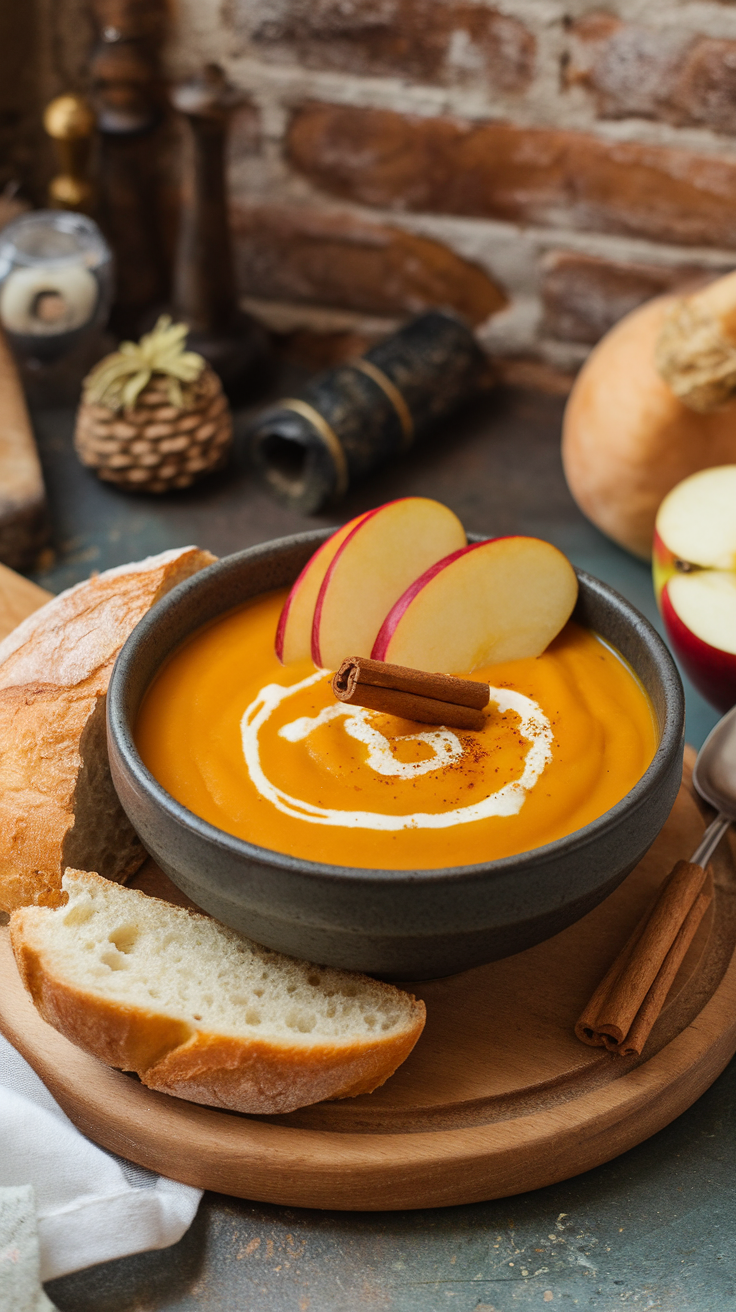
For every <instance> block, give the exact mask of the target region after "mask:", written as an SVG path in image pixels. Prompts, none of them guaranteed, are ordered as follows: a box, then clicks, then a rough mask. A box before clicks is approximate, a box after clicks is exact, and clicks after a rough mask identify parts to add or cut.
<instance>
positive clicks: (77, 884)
mask: <svg viewBox="0 0 736 1312" xmlns="http://www.w3.org/2000/svg"><path fill="white" fill-rule="evenodd" d="M63 889H64V892H65V893H66V894H68V901H67V903H66V905H65V906H61V907H58V908H56V909H52V908H49V907H30V906H29V907H24V908H22V909H21V910H19V911H15V912H13V914H12V916H11V918H10V933H11V941H12V944H13V951H14V953H15V959H16V962H17V963H18V969H19V971H20V974H21V977H22V979H23V983H24V984H25V986H26V988H27V989H28V991H29V993H30V994H31V997H32V998H33V1001H34V1003H35V1004H36V1007H37V1008H38V1010H39V1011H40V1013H41V1015H42V1016H43V1018H44V1020H46V1021H48V1022H49V1024H50V1025H53V1026H54V1028H55V1029H57V1030H59V1031H60V1033H61V1034H63V1035H64V1036H65V1037H66V1038H68V1039H70V1040H71V1042H72V1043H76V1044H77V1045H78V1046H79V1047H80V1048H84V1049H85V1051H87V1052H90V1053H92V1054H93V1055H94V1056H95V1057H99V1058H100V1059H101V1060H102V1061H104V1062H107V1064H108V1065H110V1066H117V1067H119V1068H120V1069H122V1070H126V1071H136V1072H137V1074H138V1075H139V1076H140V1078H141V1080H142V1081H143V1083H144V1084H146V1085H148V1087H149V1088H150V1089H158V1090H160V1091H161V1092H163V1093H171V1094H175V1095H176V1096H177V1097H179V1098H185V1099H187V1100H188V1101H190V1102H199V1103H205V1104H208V1105H210V1106H213V1107H225V1108H228V1109H230V1110H232V1111H238V1112H257V1113H262V1114H265V1113H272V1112H288V1111H293V1110H294V1108H296V1107H305V1106H306V1105H307V1104H309V1103H313V1102H320V1101H322V1099H324V1098H350V1097H354V1096H355V1095H356V1094H359V1093H371V1092H372V1091H373V1089H376V1088H378V1086H379V1085H381V1084H383V1083H384V1081H385V1080H387V1079H388V1077H389V1076H390V1075H393V1073H394V1071H395V1070H396V1068H397V1066H399V1065H400V1064H401V1062H402V1061H404V1059H405V1058H406V1057H408V1055H409V1053H410V1052H411V1050H412V1048H413V1047H414V1044H415V1043H416V1041H417V1039H418V1038H419V1035H420V1034H421V1032H422V1029H423V1028H424V1020H425V1007H424V1003H423V1002H417V1001H416V999H415V998H413V997H412V996H411V995H410V994H408V993H404V992H403V991H402V990H401V989H397V988H394V987H393V985H390V984H382V983H379V982H378V981H377V980H373V979H369V978H368V977H367V976H365V975H356V974H352V973H350V972H348V971H343V970H332V969H330V968H328V967H325V966H312V965H310V964H309V963H308V962H306V961H297V960H295V959H294V958H292V957H285V956H282V955H281V954H280V953H278V952H272V951H270V950H269V949H268V948H264V947H260V946H259V945H258V944H257V943H252V942H251V941H250V940H249V939H247V938H245V937H244V936H243V935H242V934H238V933H236V931H235V930H232V929H227V928H226V927H225V926H224V925H221V924H219V923H218V922H217V921H216V920H212V919H210V917H209V916H204V915H201V914H200V913H199V912H192V911H187V910H185V909H184V908H183V907H175V906H172V905H171V904H170V903H168V902H162V901H160V900H159V899H158V898H154V897H147V896H146V894H145V893H139V892H138V891H137V890H136V889H132V888H121V887H120V886H119V885H118V884H113V883H110V882H109V881H108V880H106V879H101V878H100V876H99V875H96V874H90V873H86V872H83V871H79V870H67V872H66V874H65V875H64V879H63Z"/></svg>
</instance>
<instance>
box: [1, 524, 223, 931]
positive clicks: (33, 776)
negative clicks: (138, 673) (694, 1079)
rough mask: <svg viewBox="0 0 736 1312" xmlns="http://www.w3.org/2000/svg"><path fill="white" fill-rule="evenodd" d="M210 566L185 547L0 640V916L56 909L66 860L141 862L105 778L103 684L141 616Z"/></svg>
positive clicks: (92, 585)
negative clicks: (29, 907) (28, 907)
mask: <svg viewBox="0 0 736 1312" xmlns="http://www.w3.org/2000/svg"><path fill="white" fill-rule="evenodd" d="M213 560H214V557H213V556H211V555H210V553H209V552H208V551H199V550H198V548H196V547H183V548H181V549H177V550H175V551H165V552H162V554H161V555H159V556H151V557H150V558H149V559H148V560H143V561H140V562H139V563H137V564H133V565H124V566H122V567H120V568H117V569H110V570H107V571H106V572H105V573H104V574H98V575H96V576H95V577H93V578H91V579H87V580H86V581H85V582H84V583H79V584H77V586H76V587H74V588H70V589H69V590H68V591H67V592H62V593H60V595H59V596H58V597H54V598H52V600H51V601H49V602H47V603H46V605H44V606H41V607H40V609H39V610H37V611H35V612H34V613H33V614H32V615H29V616H28V618H27V619H25V620H23V622H22V623H21V624H19V625H18V627H17V628H16V629H14V630H13V631H12V633H10V634H8V636H7V638H5V639H4V641H2V642H0V911H5V912H7V911H12V910H13V909H14V908H15V907H19V906H24V905H25V904H27V903H38V904H41V905H48V906H55V905H58V903H59V901H60V900H61V876H62V873H63V871H64V869H65V868H66V866H68V865H71V866H89V867H92V868H93V869H95V870H99V871H100V872H101V873H102V874H104V875H106V876H107V877H108V878H109V879H126V878H128V876H129V875H131V874H132V873H133V871H134V870H136V869H137V868H138V866H139V865H140V863H141V861H142V860H144V858H145V852H144V850H143V847H142V846H141V844H140V842H139V840H138V838H137V836H136V834H135V832H134V830H133V828H132V827H131V825H130V823H129V822H128V819H127V817H126V815H125V813H124V811H123V809H122V807H121V806H120V803H119V801H118V799H117V795H116V793H115V790H114V788H113V786H112V780H111V778H110V770H109V766H108V761H107V744H106V736H105V701H106V692H107V685H108V683H109V680H110V674H111V673H112V667H113V665H114V663H115V657H116V656H117V654H118V652H119V651H120V648H121V647H122V645H123V643H124V642H125V640H126V638H127V637H128V635H129V634H130V633H131V632H132V630H133V629H134V627H135V625H136V624H137V623H138V621H139V620H140V619H142V618H143V616H144V615H145V614H146V611H148V610H149V609H150V608H151V606H152V605H153V604H154V603H155V602H156V601H158V599H159V597H162V596H163V595H164V594H165V593H166V592H169V591H170V589H171V588H173V587H174V586H175V585H176V584H177V583H180V582H181V581H182V580H183V579H186V578H188V577H189V576H190V575H191V574H194V573H196V572H197V571H198V570H200V569H202V568H203V567H204V566H205V565H209V564H211V562H212V561H213Z"/></svg>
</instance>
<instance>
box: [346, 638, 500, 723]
mask: <svg viewBox="0 0 736 1312" xmlns="http://www.w3.org/2000/svg"><path fill="white" fill-rule="evenodd" d="M332 691H333V692H334V694H335V696H336V697H337V698H338V699H339V701H341V702H348V703H349V704H350V705H353V706H366V707H367V708H368V709H369V710H371V711H384V712H385V713H387V714H389V715H398V716H400V717H401V718H402V719H404V720H420V721H421V722H422V723H423V724H444V725H447V727H448V728H451V729H476V730H477V729H482V728H483V725H484V724H485V722H486V717H485V715H484V714H483V707H484V706H487V705H488V702H489V701H490V696H491V692H490V688H489V687H488V684H487V683H479V682H476V681H475V680H473V679H456V678H455V677H454V676H453V675H451V674H429V673H428V672H427V671H425V670H412V669H409V668H408V667H407V666H405V665H390V664H388V662H386V661H372V660H369V658H368V657H367V656H352V657H350V659H349V660H346V661H343V663H342V665H341V666H340V668H339V670H338V671H337V674H336V675H335V677H334V678H333V680H332Z"/></svg>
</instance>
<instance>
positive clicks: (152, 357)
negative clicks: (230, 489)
mask: <svg viewBox="0 0 736 1312" xmlns="http://www.w3.org/2000/svg"><path fill="white" fill-rule="evenodd" d="M186 335H187V327H186V324H174V323H172V322H171V319H170V317H169V316H168V315H162V316H161V318H160V319H159V321H158V323H157V324H156V327H155V328H154V329H153V331H152V332H150V333H146V334H145V336H144V337H142V338H141V340H140V342H138V343H136V342H122V343H121V346H120V349H119V350H118V351H115V352H114V354H113V355H106V356H105V358H104V360H100V363H99V364H98V365H95V368H94V369H93V370H92V371H91V372H90V373H89V374H88V375H87V377H86V378H85V380H84V385H83V391H82V401H81V404H80V406H79V411H78V413H77V426H76V431H75V433H74V445H75V448H76V451H77V454H78V456H79V458H80V460H81V461H82V464H84V465H88V466H89V467H90V468H91V469H94V470H95V471H96V473H97V474H98V475H99V477H100V478H103V479H105V480H106V481H107V482H109V483H117V484H119V485H120V486H121V487H125V488H128V489H129V491H136V492H168V491H170V490H171V489H173V488H183V487H189V485H190V484H191V483H193V482H195V480H196V479H198V478H201V477H202V476H203V475H204V474H208V473H209V472H210V470H212V469H216V468H217V467H218V466H219V465H221V464H223V463H224V460H225V458H226V456H227V454H228V452H229V450H230V447H231V445H232V435H233V425H232V417H231V415H230V409H229V406H228V403H227V400H226V398H225V396H224V395H223V392H222V388H221V386H220V380H219V378H218V377H217V374H216V373H214V372H213V370H212V369H211V368H210V366H209V365H208V364H207V363H206V361H205V360H204V359H203V358H202V356H201V355H196V354H195V353H194V351H185V350H184V342H185V339H186Z"/></svg>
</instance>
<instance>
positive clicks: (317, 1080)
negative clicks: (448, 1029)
mask: <svg viewBox="0 0 736 1312" xmlns="http://www.w3.org/2000/svg"><path fill="white" fill-rule="evenodd" d="M70 873H71V872H70ZM74 873H75V875H76V874H77V872H74ZM80 873H82V877H83V878H84V879H85V880H95V879H98V878H99V876H97V875H94V874H91V873H89V872H80ZM131 896H145V895H142V894H134V893H132V891H131ZM150 900H151V901H153V902H156V901H160V899H154V898H152V899H150ZM163 905H166V906H167V907H168V904H167V903H164V904H163ZM169 909H170V908H169ZM181 913H182V914H187V915H190V916H193V917H194V918H201V917H200V913H198V912H190V911H185V910H184V909H183V908H182V909H181ZM53 914H54V912H53V911H52V910H51V909H46V908H41V907H25V908H22V909H20V910H18V911H15V912H14V913H13V915H12V916H11V918H10V935H11V942H12V946H13V952H14V955H15V960H16V962H17V965H18V970H19V972H20V975H21V978H22V980H23V983H24V985H25V987H26V989H27V990H28V992H29V993H30V995H31V997H32V999H33V1002H34V1004H35V1006H36V1007H37V1009H38V1011H39V1012H40V1014H41V1016H42V1017H43V1019H44V1020H46V1021H48V1023H49V1024H50V1025H53V1027H54V1029H56V1030H58V1031H59V1033H61V1034H63V1035H64V1037H65V1038H67V1039H69V1040H70V1041H71V1042H72V1043H74V1044H76V1045H77V1046H78V1047H80V1048H83V1049H84V1050H85V1051H86V1052H89V1053H91V1054H92V1055H93V1056H95V1057H98V1058H99V1059H100V1060H101V1061H104V1062H106V1063H107V1064H108V1065H110V1066H116V1067H118V1068H119V1069H121V1070H126V1071H135V1072H136V1074H137V1075H138V1076H139V1077H140V1079H141V1081H142V1082H143V1084H145V1085H146V1086H147V1087H148V1088H149V1089H156V1090H157V1091H158V1092H161V1093H168V1094H173V1095H174V1096H176V1097H178V1098H183V1099H185V1100H186V1101H188V1102H197V1103H203V1104H205V1105H207V1106H210V1107H221V1108H224V1109H227V1110H229V1111H237V1112H248V1113H251V1114H257V1115H272V1114H274V1113H279V1112H289V1111H294V1110H296V1108H298V1107H305V1106H307V1105H309V1104H310V1103H314V1102H321V1101H323V1100H324V1099H335V1098H351V1097H356V1096H357V1095H358V1094H361V1093H371V1092H372V1091H373V1090H374V1089H377V1088H378V1087H379V1086H380V1085H381V1084H383V1083H385V1081H386V1080H387V1079H388V1078H389V1076H391V1075H393V1073H394V1071H395V1070H396V1069H397V1067H398V1066H400V1065H401V1063H402V1062H403V1061H405V1059H406V1058H407V1057H408V1055H409V1053H410V1052H411V1050H412V1048H413V1047H414V1045H415V1043H416V1042H417V1039H418V1038H419V1036H420V1034H421V1032H422V1030H423V1028H424V1022H425V1018H426V1011H425V1006H424V1003H423V1002H421V1001H418V1000H417V999H416V998H413V997H412V996H411V995H410V994H406V993H404V991H403V990H397V992H401V993H402V994H403V997H404V998H409V999H410V1000H411V1008H410V1016H409V1019H408V1022H407V1025H406V1027H405V1028H404V1029H402V1030H401V1031H400V1032H399V1033H397V1034H392V1035H388V1036H385V1037H384V1036H380V1035H378V1036H376V1037H375V1038H373V1037H371V1038H363V1037H361V1038H359V1039H345V1040H340V1039H336V1040H322V1041H313V1040H306V1039H305V1040H303V1041H299V1040H298V1039H296V1038H295V1039H294V1040H293V1041H291V1040H277V1039H272V1040H264V1039H262V1038H259V1037H253V1038H251V1037H249V1036H243V1037H240V1036H234V1035H231V1034H219V1033H213V1032H211V1031H209V1030H207V1029H205V1028H199V1027H197V1026H195V1025H193V1024H190V1023H189V1022H187V1021H184V1020H181V1019H180V1018H177V1017H173V1016H169V1015H167V1014H166V1012H165V1011H163V1010H160V1011H157V1010H156V1009H155V1007H150V1008H143V1007H139V1006H129V1005H123V1004H121V1003H118V1002H115V1001H114V1000H112V999H111V998H109V997H105V996H102V995H100V994H97V993H95V992H93V991H92V990H89V989H80V988H78V987H76V986H74V985H73V984H71V983H70V982H69V981H68V980H66V979H64V978H63V976H62V975H61V974H60V973H59V972H58V971H55V970H54V969H53V967H52V965H51V962H50V960H49V959H48V954H47V953H45V952H44V946H43V926H44V923H45V921H46V918H47V917H48V916H50V915H53ZM363 978H364V977H362V976H358V975H356V976H355V979H356V980H360V979H363ZM371 982H372V983H373V981H371ZM383 987H384V988H386V989H390V988H391V987H392V986H391V985H384V986H383Z"/></svg>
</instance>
